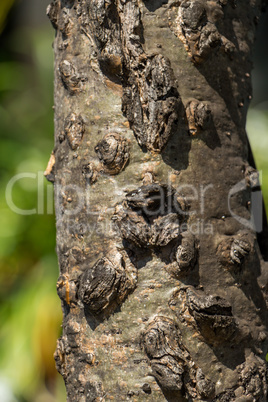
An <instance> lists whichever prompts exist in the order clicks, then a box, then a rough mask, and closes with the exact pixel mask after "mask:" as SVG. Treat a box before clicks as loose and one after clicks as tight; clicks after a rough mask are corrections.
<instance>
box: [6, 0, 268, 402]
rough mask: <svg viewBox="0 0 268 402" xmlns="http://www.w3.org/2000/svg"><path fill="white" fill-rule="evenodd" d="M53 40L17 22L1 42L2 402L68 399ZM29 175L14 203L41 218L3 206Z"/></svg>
mask: <svg viewBox="0 0 268 402" xmlns="http://www.w3.org/2000/svg"><path fill="white" fill-rule="evenodd" d="M23 1H24V0H23ZM36 1H37V0H36ZM40 3H41V2H40ZM11 5H12V0H1V3H0V33H1V30H2V28H3V27H4V24H5V17H6V14H7V11H8V6H11ZM9 8H10V7H9ZM43 12H44V13H45V7H43ZM9 24H10V21H9ZM53 36H54V33H53V30H52V28H51V27H50V24H49V22H47V24H46V27H45V28H43V27H41V28H34V29H33V28H26V27H25V26H23V27H22V26H19V27H16V23H13V26H12V28H9V30H8V31H3V34H2V37H0V41H1V47H0V135H1V137H0V172H1V174H0V189H1V191H0V219H1V221H0V222H1V223H0V322H1V326H0V401H1V402H13V401H14V402H15V401H21V402H24V401H25V402H31V401H34V402H61V401H64V400H65V390H64V385H63V381H62V379H61V377H60V375H59V374H58V373H57V372H56V370H55V364H54V359H53V352H54V350H55V346H56V339H57V337H58V336H59V335H60V325H61V309H60V300H59V299H58V296H57V294H56V281H57V277H58V266H57V260H56V254H55V218H54V215H53V214H52V213H51V208H52V207H51V205H52V202H53V195H52V191H53V190H52V185H51V184H49V183H46V181H45V180H43V178H42V177H43V176H42V172H43V171H44V170H45V168H46V164H47V161H48V159H49V155H50V152H51V150H52V148H53V113H52V105H53V95H52V94H53V54H52V47H51V44H52V41H53ZM263 106H264V107H263V109H262V108H260V107H259V106H258V105H256V104H255V107H253V108H252V109H251V111H250V112H249V118H248V125H247V129H248V133H249V137H250V141H251V145H252V148H253V152H254V155H255V159H256V162H257V166H258V168H259V169H261V170H262V179H263V192H264V197H265V200H266V205H267V207H268V158H267V150H268V132H267V129H268V112H267V109H268V107H267V104H266V105H265V104H263ZM24 172H27V173H31V174H33V175H36V176H33V177H31V178H24V179H20V180H18V181H17V182H16V183H15V184H14V187H13V191H12V197H13V201H14V204H15V205H16V206H17V207H19V208H21V209H32V208H37V204H38V202H37V199H38V196H39V207H38V211H37V212H39V213H38V214H31V215H21V214H18V213H16V212H14V211H12V209H11V208H10V205H8V204H7V202H6V197H5V189H6V187H7V185H8V183H9V181H10V180H11V179H12V177H14V176H15V175H17V174H19V173H24ZM38 172H39V173H38ZM42 208H43V209H44V211H43V212H42Z"/></svg>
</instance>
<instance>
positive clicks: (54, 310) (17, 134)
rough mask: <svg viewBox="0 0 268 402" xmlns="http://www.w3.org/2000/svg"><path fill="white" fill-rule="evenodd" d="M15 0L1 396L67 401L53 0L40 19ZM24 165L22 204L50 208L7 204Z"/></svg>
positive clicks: (1, 199) (3, 72) (4, 74)
mask: <svg viewBox="0 0 268 402" xmlns="http://www.w3.org/2000/svg"><path fill="white" fill-rule="evenodd" d="M12 3H13V1H10V0H8V1H3V0H1V3H0V31H1V32H2V34H1V37H0V43H1V48H0V133H1V138H0V172H1V173H0V189H1V192H0V220H1V224H0V323H1V324H0V325H1V326H0V400H1V402H11V401H27V402H28V401H36V402H37V401H38V402H41V401H43V402H50V401H51V402H52V401H54V402H56V401H57V402H60V401H64V400H66V397H65V390H64V384H63V380H62V378H61V376H60V375H59V374H58V373H57V371H56V369H55V363H54V359H53V353H54V350H55V347H56V339H57V338H58V336H59V335H60V329H61V318H62V315H61V308H60V300H59V298H58V296H57V293H56V281H57V278H58V266H57V258H56V253H55V217H54V214H53V210H52V204H53V186H52V184H50V183H47V182H46V180H45V179H44V178H43V171H44V170H45V168H46V165H47V162H48V159H49V156H50V153H51V151H52V149H53V110H52V106H53V49H52V42H53V38H54V31H53V29H52V27H51V26H50V23H49V20H48V19H47V18H46V16H45V12H46V5H47V3H48V2H45V1H37V3H39V4H38V7H39V8H40V12H41V13H42V15H43V17H44V18H42V19H41V18H39V17H38V20H37V21H31V18H32V17H33V12H32V8H31V4H30V2H28V5H27V4H25V3H27V2H25V0H24V1H21V2H20V3H19V2H18V1H17V2H15V4H14V8H13V9H11V6H12ZM23 3H24V4H23ZM35 6H36V5H35ZM26 8H27V10H26ZM23 12H25V13H26V12H27V13H29V14H28V16H29V18H27V13H26V14H23ZM36 15H38V14H36ZM42 21H44V23H43V22H42ZM22 172H29V173H32V174H34V175H33V178H24V179H21V180H18V181H17V182H16V183H14V187H13V191H12V197H13V201H14V204H15V205H16V206H17V207H19V208H21V209H27V210H28V209H32V208H36V205H37V196H38V194H39V197H41V198H40V199H39V204H40V206H41V205H42V203H43V204H44V205H43V207H44V213H40V212H42V211H41V209H40V208H39V211H38V212H39V214H32V215H21V214H17V213H15V212H13V211H12V210H11V209H10V208H9V206H8V205H7V202H6V198H5V189H6V186H7V184H8V182H9V180H10V179H11V178H12V177H13V176H14V175H17V174H19V173H22ZM38 172H39V173H38ZM35 176H36V178H35ZM42 193H43V195H42Z"/></svg>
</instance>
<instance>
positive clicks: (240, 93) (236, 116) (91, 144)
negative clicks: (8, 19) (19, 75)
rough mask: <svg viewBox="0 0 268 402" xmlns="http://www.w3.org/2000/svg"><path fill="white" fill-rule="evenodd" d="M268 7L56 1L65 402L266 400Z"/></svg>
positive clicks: (192, 1) (231, 0)
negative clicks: (261, 36)
mask: <svg viewBox="0 0 268 402" xmlns="http://www.w3.org/2000/svg"><path fill="white" fill-rule="evenodd" d="M260 11H261V4H260V1H258V0H256V1H254V0H245V1H243V2H241V1H235V0H215V1H206V0H182V1H172V0H166V1H160V0H159V1H141V0H134V1H129V0H91V1H90V0H61V1H60V0H54V1H53V2H52V3H51V5H50V6H49V7H48V10H47V13H48V16H49V18H50V20H51V22H52V24H53V26H54V28H55V29H56V37H55V41H54V51H55V149H54V152H53V155H52V156H51V159H50V162H49V166H48V169H47V171H46V175H47V177H48V178H49V180H52V181H54V183H55V205H56V224H57V253H58V259H59V266H60V277H59V280H58V284H57V290H58V294H59V297H60V299H61V302H62V310H63V328H62V336H61V338H60V339H59V340H58V344H57V350H56V352H55V360H56V365H57V369H58V371H59V372H60V373H61V375H62V376H63V378H64V380H65V383H66V389H67V396H68V401H72V402H74V401H113V400H117V401H119V400H121V401H127V400H132V401H147V400H148V401H184V400H187V401H237V402H238V401H239V402H242V401H266V400H267V367H266V360H265V355H266V353H267V345H268V340H267V334H268V333H267V323H268V321H267V318H268V316H267V307H266V302H267V291H268V286H267V272H268V271H267V265H266V263H265V262H264V261H263V258H262V256H261V253H260V250H259V246H258V243H257V236H256V233H255V230H254V229H253V228H250V227H247V226H246V225H245V222H244V221H243V220H241V218H243V219H244V220H249V219H250V217H251V212H252V211H251V209H252V204H251V202H252V200H253V193H254V191H253V190H254V189H256V188H259V184H258V177H257V172H256V170H255V169H254V167H253V166H250V164H249V162H248V160H249V149H248V141H247V136H246V132H245V120H246V112H247V108H248V105H249V102H250V99H251V80H250V72H251V68H252V62H251V52H252V47H253V44H254V36H255V30H256V24H257V19H258V17H259V14H260ZM237 183H242V185H241V189H240V191H238V190H237ZM230 194H231V195H232V196H230ZM228 200H229V201H230V202H229V203H228ZM234 214H236V215H237V216H239V217H240V219H238V218H237V217H235V216H234ZM266 246H267V245H266Z"/></svg>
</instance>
